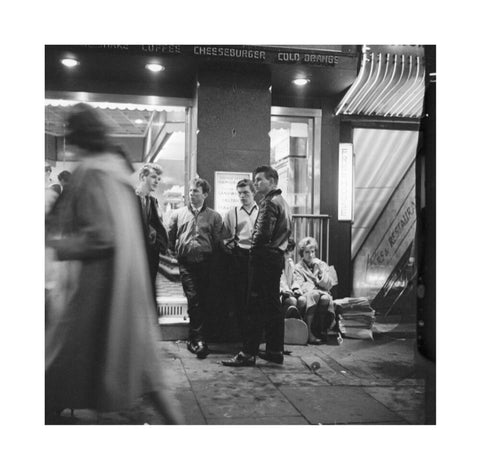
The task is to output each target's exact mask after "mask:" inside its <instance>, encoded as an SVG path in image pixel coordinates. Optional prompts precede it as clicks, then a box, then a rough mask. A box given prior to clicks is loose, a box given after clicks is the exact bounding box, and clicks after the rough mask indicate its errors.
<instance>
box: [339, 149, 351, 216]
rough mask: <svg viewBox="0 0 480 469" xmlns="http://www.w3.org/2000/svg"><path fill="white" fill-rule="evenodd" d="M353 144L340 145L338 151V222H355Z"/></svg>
mask: <svg viewBox="0 0 480 469" xmlns="http://www.w3.org/2000/svg"><path fill="white" fill-rule="evenodd" d="M353 171H354V165H353V144H351V143H340V145H339V151H338V220H339V221H353V200H354V197H353V196H354V192H353Z"/></svg>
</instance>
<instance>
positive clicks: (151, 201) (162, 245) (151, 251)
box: [135, 163, 168, 295]
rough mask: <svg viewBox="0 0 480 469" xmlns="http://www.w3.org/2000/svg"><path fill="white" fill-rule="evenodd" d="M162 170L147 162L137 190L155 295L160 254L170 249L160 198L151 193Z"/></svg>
mask: <svg viewBox="0 0 480 469" xmlns="http://www.w3.org/2000/svg"><path fill="white" fill-rule="evenodd" d="M162 172H163V171H162V168H161V167H160V166H159V165H158V164H153V163H147V164H145V165H144V166H143V167H142V169H140V173H139V175H138V177H139V179H140V183H139V184H138V186H137V189H136V190H135V193H136V194H137V196H138V197H139V199H140V203H141V212H142V221H143V229H144V232H145V239H146V244H147V260H148V266H149V271H150V278H151V281H152V291H153V293H154V295H155V288H156V285H155V280H156V278H157V272H158V262H159V256H160V254H166V252H167V249H168V239H167V230H166V229H165V227H164V226H163V222H162V219H161V217H160V215H159V213H158V211H159V208H158V200H157V198H156V197H154V196H153V195H151V194H152V193H153V192H155V190H156V188H157V186H158V184H159V182H160V180H161V175H162Z"/></svg>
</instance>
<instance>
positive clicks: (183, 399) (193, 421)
mask: <svg viewBox="0 0 480 469" xmlns="http://www.w3.org/2000/svg"><path fill="white" fill-rule="evenodd" d="M175 397H176V398H177V400H178V402H179V404H180V407H181V409H182V412H183V417H184V420H185V424H186V425H205V424H206V423H207V422H206V420H205V416H204V414H203V412H202V410H201V408H200V405H199V403H198V401H197V398H196V397H195V394H194V393H193V391H192V390H191V389H181V390H177V392H176V393H175Z"/></svg>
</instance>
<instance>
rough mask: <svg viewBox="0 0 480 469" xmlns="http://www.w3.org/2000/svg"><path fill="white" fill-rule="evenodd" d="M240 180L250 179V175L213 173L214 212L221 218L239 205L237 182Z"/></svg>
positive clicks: (223, 172) (229, 172)
mask: <svg viewBox="0 0 480 469" xmlns="http://www.w3.org/2000/svg"><path fill="white" fill-rule="evenodd" d="M241 179H252V173H238V172H231V171H215V210H216V211H217V212H218V213H219V214H220V215H222V217H223V216H224V215H225V214H226V213H227V212H228V211H229V210H230V209H231V208H232V207H235V206H237V205H239V204H240V199H239V197H238V192H237V182H238V181H240V180H241Z"/></svg>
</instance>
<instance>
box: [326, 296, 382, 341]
mask: <svg viewBox="0 0 480 469" xmlns="http://www.w3.org/2000/svg"><path fill="white" fill-rule="evenodd" d="M334 304H335V312H336V314H337V318H338V325H339V329H340V332H341V333H342V335H343V336H345V337H349V338H351V339H371V340H373V324H374V323H375V311H374V310H373V309H372V307H371V306H370V302H369V301H368V299H367V298H363V297H360V298H342V299H339V300H334Z"/></svg>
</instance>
